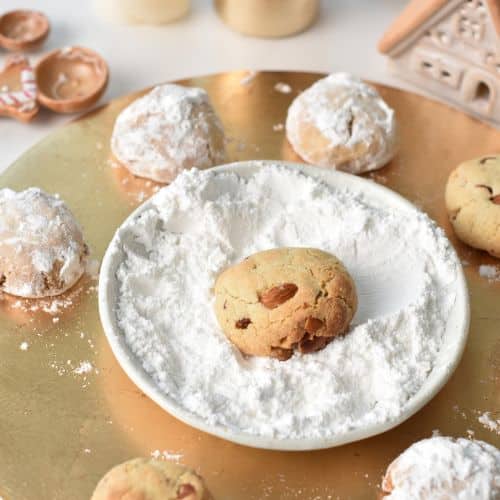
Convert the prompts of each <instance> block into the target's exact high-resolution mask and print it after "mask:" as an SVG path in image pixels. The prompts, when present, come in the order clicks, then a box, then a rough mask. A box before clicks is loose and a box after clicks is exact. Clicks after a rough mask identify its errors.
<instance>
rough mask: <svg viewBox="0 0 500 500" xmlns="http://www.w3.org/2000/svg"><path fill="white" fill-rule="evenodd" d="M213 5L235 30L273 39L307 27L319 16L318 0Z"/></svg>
mask: <svg viewBox="0 0 500 500" xmlns="http://www.w3.org/2000/svg"><path fill="white" fill-rule="evenodd" d="M215 7H216V9H217V12H218V13H219V16H220V17H221V18H222V19H223V21H224V22H225V23H226V24H227V25H228V26H230V27H231V28H233V29H234V30H236V31H239V32H240V33H243V34H245V35H250V36H258V37H265V38H268V37H269V38H274V37H282V36H288V35H292V34H293V33H297V32H299V31H303V30H305V29H306V28H307V27H309V26H310V25H311V24H312V23H313V22H314V20H315V19H316V17H317V15H318V10H319V0H215Z"/></svg>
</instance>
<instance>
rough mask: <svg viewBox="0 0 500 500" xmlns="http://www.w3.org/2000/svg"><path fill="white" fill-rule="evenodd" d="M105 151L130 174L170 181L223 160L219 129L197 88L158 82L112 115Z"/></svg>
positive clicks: (222, 142) (201, 91)
mask: <svg viewBox="0 0 500 500" xmlns="http://www.w3.org/2000/svg"><path fill="white" fill-rule="evenodd" d="M111 150H112V152H113V154H114V156H115V157H116V159H117V160H118V161H119V162H120V163H121V164H122V165H124V166H125V167H126V168H128V169H129V170H130V171H131V172H132V173H133V174H134V175H137V176H139V177H147V178H149V179H153V180H154V181H157V182H170V181H172V180H173V179H174V178H175V177H176V176H177V175H178V174H179V172H181V171H182V170H183V169H186V168H192V167H197V168H208V167H212V166H214V165H217V164H218V163H221V162H223V161H224V158H225V152H224V131H223V129H222V124H221V122H220V120H219V118H218V117H217V115H216V114H215V111H214V110H213V108H212V106H211V104H210V101H209V99H208V95H207V93H206V92H205V91H204V90H203V89H198V88H193V87H182V86H180V85H171V84H166V85H160V86H159V87H155V88H154V89H153V90H152V91H151V92H149V93H148V94H146V95H145V96H144V97H141V98H140V99H137V100H136V101H134V102H133V103H132V104H130V106H128V107H127V108H125V109H124V110H123V111H122V112H121V113H120V114H119V115H118V118H117V119H116V122H115V127H114V129H113V135H112V137H111Z"/></svg>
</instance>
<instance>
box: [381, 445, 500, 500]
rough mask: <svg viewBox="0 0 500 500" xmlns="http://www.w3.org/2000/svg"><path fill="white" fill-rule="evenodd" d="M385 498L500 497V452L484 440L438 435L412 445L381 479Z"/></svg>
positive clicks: (481, 499) (487, 499) (491, 499)
mask: <svg viewBox="0 0 500 500" xmlns="http://www.w3.org/2000/svg"><path fill="white" fill-rule="evenodd" d="M382 490H383V492H384V495H383V498H384V500H408V499H412V500H472V499H474V500H494V499H498V498H500V451H499V450H498V449H497V448H495V447H494V446H492V445H490V444H488V443H485V442H483V441H472V440H469V439H463V438H459V439H453V438H450V437H442V436H436V437H433V438H429V439H424V440H422V441H418V442H417V443H414V444H412V445H411V446H410V447H409V448H408V449H407V450H405V451H404V452H403V453H402V454H401V455H399V457H398V458H396V460H394V461H393V462H392V463H391V464H390V465H389V467H388V468H387V472H386V474H385V476H384V479H383V481H382Z"/></svg>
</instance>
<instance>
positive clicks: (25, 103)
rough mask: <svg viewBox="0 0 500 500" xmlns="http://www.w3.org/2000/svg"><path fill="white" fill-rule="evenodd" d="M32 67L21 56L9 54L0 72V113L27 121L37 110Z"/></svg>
mask: <svg viewBox="0 0 500 500" xmlns="http://www.w3.org/2000/svg"><path fill="white" fill-rule="evenodd" d="M36 97H37V86H36V82H35V76H34V73H33V69H32V68H31V66H30V64H29V62H28V60H27V59H26V58H25V57H23V56H18V55H15V56H10V57H8V58H7V60H6V62H5V66H4V68H3V70H2V71H1V72H0V115H2V116H10V117H12V118H16V119H17V120H20V121H23V122H28V121H30V120H31V119H33V118H34V116H35V115H36V114H37V113H38V111H39V109H40V108H39V106H38V103H37V101H36Z"/></svg>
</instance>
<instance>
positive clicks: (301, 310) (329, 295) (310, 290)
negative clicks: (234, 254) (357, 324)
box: [215, 248, 357, 360]
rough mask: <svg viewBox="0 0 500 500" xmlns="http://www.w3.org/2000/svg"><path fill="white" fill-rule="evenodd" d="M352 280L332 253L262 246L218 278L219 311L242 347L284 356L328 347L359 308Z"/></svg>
mask: <svg viewBox="0 0 500 500" xmlns="http://www.w3.org/2000/svg"><path fill="white" fill-rule="evenodd" d="M356 307H357V298H356V289H355V286H354V282H353V280H352V279H351V277H350V276H349V274H348V273H347V271H346V269H345V268H344V266H343V265H342V263H341V262H340V261H339V260H338V259H337V258H336V257H334V256H333V255H331V254H328V253H326V252H323V251H321V250H317V249H313V248H276V249H273V250H266V251H264V252H258V253H256V254H253V255H252V256H250V257H248V258H246V259H245V260H244V261H243V262H240V263H239V264H237V265H235V266H232V267H230V268H228V269H226V270H225V271H224V272H223V273H222V274H220V276H219V277H218V278H217V281H216V283H215V313H216V315H217V319H218V321H219V324H220V325H221V328H222V330H223V331H224V333H225V334H226V336H227V337H228V338H229V340H231V342H233V344H235V345H236V346H237V347H238V348H239V349H240V351H241V352H243V353H245V354H253V355H256V356H270V357H273V358H278V359H280V360H286V359H288V358H290V356H292V354H293V352H294V351H296V350H298V351H299V352H301V353H310V352H313V351H317V350H320V349H322V348H324V347H325V346H326V345H327V344H328V343H329V342H330V341H331V340H332V339H333V338H334V337H336V336H337V335H341V334H342V333H345V332H346V331H347V329H348V327H349V323H350V321H351V319H352V317H353V316H354V313H355V312H356Z"/></svg>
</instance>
